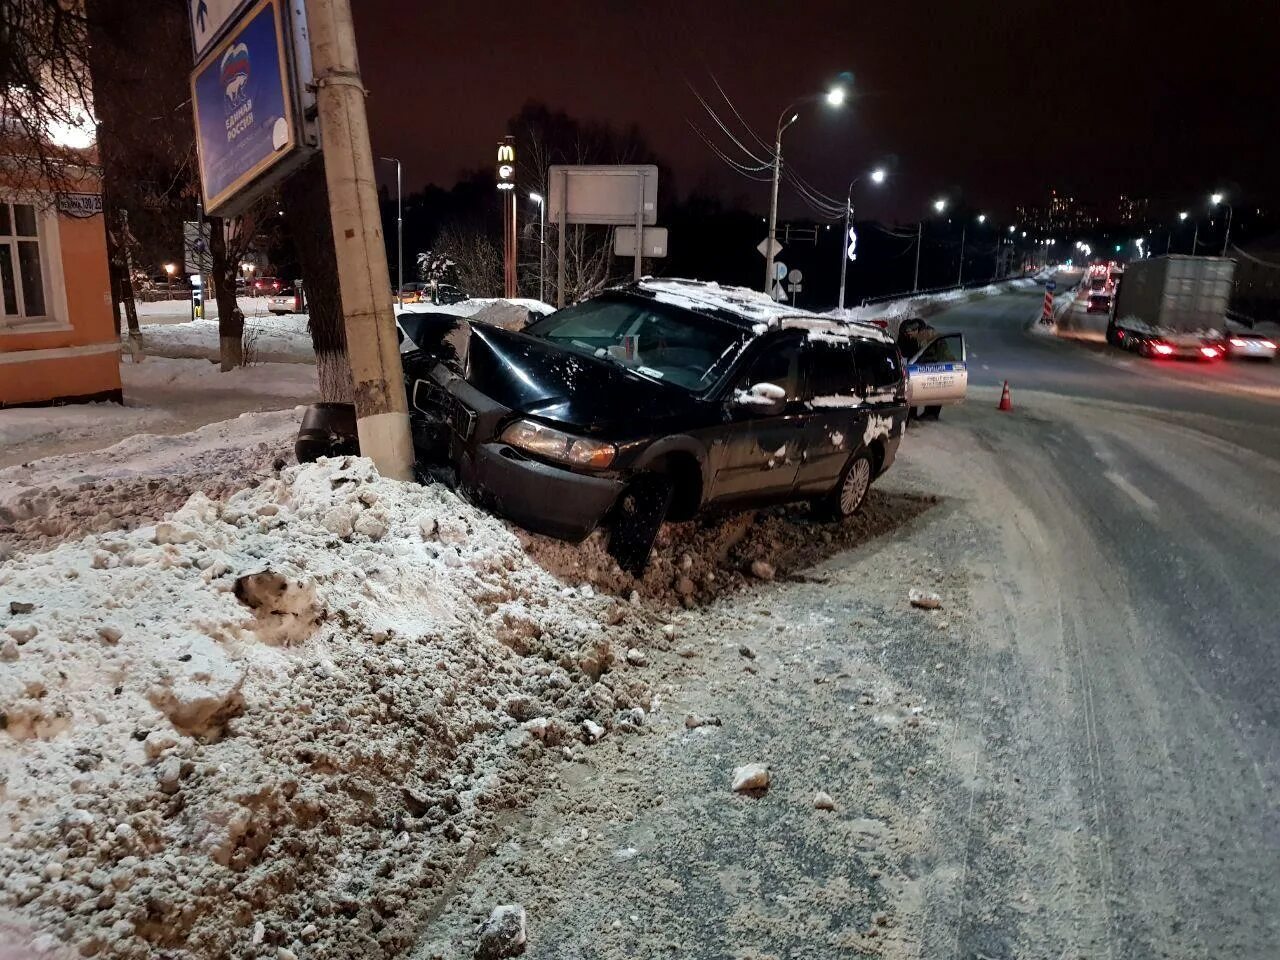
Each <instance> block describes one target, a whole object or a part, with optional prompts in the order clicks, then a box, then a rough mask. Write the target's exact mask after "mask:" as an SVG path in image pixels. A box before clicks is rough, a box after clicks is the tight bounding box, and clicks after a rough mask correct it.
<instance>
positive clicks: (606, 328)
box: [524, 297, 750, 393]
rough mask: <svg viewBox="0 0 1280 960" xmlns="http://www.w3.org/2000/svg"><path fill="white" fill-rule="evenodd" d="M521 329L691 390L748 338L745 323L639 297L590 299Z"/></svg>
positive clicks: (717, 372) (706, 384) (712, 377)
mask: <svg viewBox="0 0 1280 960" xmlns="http://www.w3.org/2000/svg"><path fill="white" fill-rule="evenodd" d="M524 332H525V333H526V334H528V335H529V336H531V337H537V338H538V339H540V340H547V341H550V342H552V343H555V344H558V345H560V346H562V347H564V348H566V349H568V350H572V351H574V352H575V353H582V354H586V355H587V356H592V357H596V358H598V359H602V360H611V361H613V362H614V363H617V364H618V365H620V366H623V367H626V368H627V369H629V370H633V371H635V372H636V373H638V374H640V375H641V376H645V377H649V378H651V379H654V380H663V381H665V382H668V383H674V384H676V385H677V386H679V387H683V388H684V389H686V390H690V391H692V392H694V393H701V392H703V391H705V390H707V389H709V388H711V387H712V386H714V385H715V383H716V381H717V380H718V379H719V378H720V377H721V376H722V375H723V374H724V372H725V370H726V369H727V368H728V365H729V363H730V362H731V361H732V360H733V358H734V357H736V356H737V354H738V350H739V349H740V348H741V347H742V345H743V344H744V343H746V341H747V340H748V339H749V338H750V332H749V331H748V330H747V329H746V328H739V327H737V326H735V325H734V324H732V323H729V322H726V321H722V320H716V319H714V318H712V317H704V316H702V315H701V314H698V313H694V312H692V311H690V310H684V309H681V308H680V307H674V306H670V305H667V304H664V303H659V302H657V301H655V300H649V299H645V298H640V297H601V298H597V299H595V300H588V301H586V302H584V303H580V304H578V305H577V306H573V307H567V308H566V309H564V310H558V311H556V312H555V313H553V314H551V315H550V316H547V317H545V318H543V319H541V320H537V321H535V322H534V323H532V324H530V325H529V326H527V327H525V330H524Z"/></svg>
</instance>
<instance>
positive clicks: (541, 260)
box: [529, 193, 639, 303]
mask: <svg viewBox="0 0 1280 960" xmlns="http://www.w3.org/2000/svg"><path fill="white" fill-rule="evenodd" d="M529 199H530V200H532V201H533V202H534V203H536V204H537V205H538V299H539V300H541V301H542V302H543V303H546V302H547V199H546V197H544V196H543V195H542V194H540V193H531V194H529ZM636 242H637V243H639V240H638V239H637V241H636Z"/></svg>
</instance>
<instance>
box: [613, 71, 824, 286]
mask: <svg viewBox="0 0 1280 960" xmlns="http://www.w3.org/2000/svg"><path fill="white" fill-rule="evenodd" d="M819 97H823V98H825V99H826V101H827V103H828V104H830V105H831V106H833V107H838V106H840V104H842V103H844V90H843V89H842V88H840V87H832V88H831V90H830V91H828V92H827V93H825V94H823V93H815V94H811V95H810V96H807V97H801V98H800V99H799V100H796V101H794V102H793V103H791V105H790V106H788V107H787V108H786V109H785V110H783V111H782V112H781V113H780V114H778V126H777V132H776V133H775V135H774V138H773V187H772V189H771V191H770V194H769V233H768V234H767V235H766V236H765V240H764V250H765V253H764V292H765V293H771V292H772V284H773V235H774V233H776V232H777V229H778V181H779V179H780V178H781V176H782V135H783V133H785V132H786V129H787V127H789V126H791V125H792V124H793V123H795V122H796V121H797V120H799V119H800V114H798V113H796V112H795V111H796V108H797V107H799V106H800V104H802V103H807V102H809V101H811V100H817V99H818V98H819ZM787 114H791V117H790V118H789V119H788V117H787ZM636 242H637V243H638V242H639V238H638V237H637V238H636Z"/></svg>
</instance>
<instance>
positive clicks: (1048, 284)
mask: <svg viewBox="0 0 1280 960" xmlns="http://www.w3.org/2000/svg"><path fill="white" fill-rule="evenodd" d="M1044 288H1045V289H1046V290H1057V289H1058V281H1057V280H1046V281H1045V283H1044Z"/></svg>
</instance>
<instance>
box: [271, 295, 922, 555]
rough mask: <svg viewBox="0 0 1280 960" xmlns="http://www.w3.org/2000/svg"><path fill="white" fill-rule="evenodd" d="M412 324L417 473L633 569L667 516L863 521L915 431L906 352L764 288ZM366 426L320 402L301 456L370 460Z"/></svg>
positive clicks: (409, 357) (425, 316)
mask: <svg viewBox="0 0 1280 960" xmlns="http://www.w3.org/2000/svg"><path fill="white" fill-rule="evenodd" d="M409 316H410V315H409V314H408V313H407V312H406V314H404V315H403V316H402V319H403V318H405V317H409ZM413 319H414V320H415V321H416V326H415V327H414V328H412V329H408V328H406V330H405V333H406V335H408V336H412V337H414V338H416V342H417V346H418V347H419V350H418V351H416V352H411V353H408V354H405V355H404V356H403V363H404V371H405V386H406V390H407V391H408V394H409V410H410V426H411V428H412V431H413V437H414V450H415V453H416V455H417V461H418V470H419V473H420V475H428V476H433V477H436V476H438V477H440V478H442V479H445V480H446V481H447V482H450V483H455V484H456V485H458V486H459V487H460V488H461V489H462V490H463V492H464V493H466V494H468V495H469V496H471V497H472V498H474V499H475V500H477V501H478V502H480V503H482V504H485V505H488V506H490V507H491V508H492V509H493V510H494V511H495V512H497V513H499V514H502V515H503V516H506V517H509V518H510V519H512V520H514V521H515V522H516V523H518V524H520V525H521V526H524V527H526V528H528V529H530V530H533V531H536V532H539V533H545V534H548V535H550V536H554V537H559V538H561V539H565V540H574V541H577V540H581V539H583V538H584V537H586V536H587V535H588V534H589V533H591V531H592V530H594V529H595V528H596V527H597V526H603V527H604V528H605V529H606V530H607V532H608V538H609V539H608V546H609V550H610V552H611V553H612V554H613V556H614V557H615V559H617V561H618V563H619V565H620V566H622V567H623V568H624V569H626V570H628V571H630V572H632V573H638V572H639V571H641V570H643V568H644V567H645V565H646V563H647V561H648V557H649V551H650V549H651V547H652V545H653V542H654V539H655V538H656V536H657V534H658V530H659V528H660V527H661V525H662V523H663V521H664V520H666V519H668V518H669V519H672V520H677V519H689V518H692V517H694V516H697V515H699V514H700V513H702V512H703V511H705V510H710V509H717V508H730V509H744V508H748V507H755V506H760V505H763V504H769V503H780V502H786V501H793V500H811V501H814V502H815V503H820V504H822V506H823V507H824V509H825V510H826V511H827V512H829V513H830V514H831V515H832V516H835V517H845V516H848V515H850V514H853V513H855V512H856V511H858V510H859V509H860V508H861V506H862V503H863V500H864V499H865V497H866V495H867V491H868V490H869V488H870V486H871V483H872V481H873V480H874V479H875V478H876V477H878V476H879V475H880V474H882V473H884V471H885V470H887V469H888V468H889V466H890V465H891V464H892V463H893V460H894V456H895V454H896V453H897V450H898V445H899V443H900V442H901V439H902V434H903V431H904V429H905V427H906V414H907V410H906V382H905V378H904V376H903V369H902V362H901V356H900V354H899V353H898V350H897V348H896V347H895V346H894V344H893V342H892V341H891V340H890V339H889V337H888V336H887V335H886V334H885V333H884V332H883V331H882V330H880V329H878V328H877V327H873V326H871V325H870V324H864V323H845V322H840V321H835V320H832V319H830V318H828V317H820V316H815V315H813V314H806V313H803V312H801V311H797V310H793V309H792V308H790V307H788V306H786V305H785V304H777V303H774V302H773V301H772V300H770V299H768V298H767V297H765V295H763V294H760V293H757V292H753V291H749V290H740V289H737V288H733V287H722V286H719V285H716V284H705V283H697V282H694V281H687V280H642V281H640V282H639V283H635V284H631V285H629V286H627V287H624V288H621V289H617V290H611V291H608V292H606V293H603V294H601V295H600V296H597V297H593V298H591V299H589V300H585V301H583V302H581V303H578V304H576V305H574V306H572V307H568V308H566V309H564V310H558V311H556V312H554V313H551V314H548V315H547V316H545V317H542V318H540V319H538V320H535V321H534V322H532V323H531V324H529V325H528V326H527V327H525V328H524V329H523V330H521V331H514V330H506V329H503V328H502V327H498V326H495V325H492V324H488V323H484V322H481V321H477V320H474V319H473V320H469V321H463V320H461V319H460V318H458V317H454V316H451V315H450V314H448V313H447V312H430V313H425V312H424V313H418V314H414V315H413ZM354 423H355V417H354V413H353V412H352V411H351V408H350V406H349V405H341V404H318V405H314V406H312V407H311V408H309V409H308V411H307V413H306V414H305V415H304V417H303V423H302V428H301V429H300V431H299V434H298V440H297V443H296V446H295V449H296V452H297V455H298V459H299V460H302V461H306V460H312V459H315V458H316V457H319V456H329V455H334V454H336V453H346V452H352V451H353V450H354V449H358V443H357V440H356V438H355V437H354V436H353V435H352V433H353V428H354Z"/></svg>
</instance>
